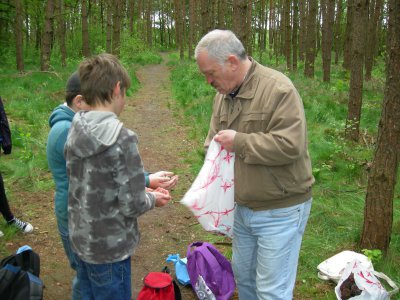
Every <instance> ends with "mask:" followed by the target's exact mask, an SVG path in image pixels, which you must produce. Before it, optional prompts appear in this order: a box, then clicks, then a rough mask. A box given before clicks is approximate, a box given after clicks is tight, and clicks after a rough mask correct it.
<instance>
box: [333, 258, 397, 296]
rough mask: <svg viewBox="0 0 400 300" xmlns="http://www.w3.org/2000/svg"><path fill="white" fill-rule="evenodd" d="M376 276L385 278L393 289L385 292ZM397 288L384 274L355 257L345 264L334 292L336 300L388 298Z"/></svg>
mask: <svg viewBox="0 0 400 300" xmlns="http://www.w3.org/2000/svg"><path fill="white" fill-rule="evenodd" d="M377 277H380V278H382V279H385V280H386V281H387V283H388V284H389V285H390V286H391V287H392V288H393V290H392V291H391V292H387V291H386V289H385V288H384V287H383V285H382V284H381V282H380V281H379V280H378V278H377ZM342 285H343V286H342ZM398 290H399V289H398V287H397V286H396V284H395V283H394V282H393V281H392V280H391V279H390V278H389V277H387V276H386V275H385V274H383V273H379V272H376V271H374V270H371V269H370V268H366V267H365V266H364V264H363V263H362V262H361V261H359V260H358V259H355V260H353V261H351V262H349V263H348V264H347V266H346V268H345V270H344V272H343V274H342V277H341V278H340V280H339V282H338V284H337V285H336V288H335V294H336V298H337V299H338V300H344V299H351V300H388V299H390V296H391V295H393V294H395V293H397V292H398Z"/></svg>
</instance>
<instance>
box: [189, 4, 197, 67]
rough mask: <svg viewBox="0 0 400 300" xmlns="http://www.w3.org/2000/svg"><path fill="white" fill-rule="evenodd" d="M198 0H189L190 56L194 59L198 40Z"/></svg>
mask: <svg viewBox="0 0 400 300" xmlns="http://www.w3.org/2000/svg"><path fill="white" fill-rule="evenodd" d="M195 2H196V1H195V0H189V34H188V57H189V60H191V59H192V57H193V55H194V49H193V47H194V43H195V41H196V36H195V28H196V24H197V20H196V3H195Z"/></svg>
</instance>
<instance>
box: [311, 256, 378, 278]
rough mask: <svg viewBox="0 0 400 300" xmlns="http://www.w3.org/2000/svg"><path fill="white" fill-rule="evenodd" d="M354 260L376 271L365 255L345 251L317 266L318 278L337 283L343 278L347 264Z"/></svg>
mask: <svg viewBox="0 0 400 300" xmlns="http://www.w3.org/2000/svg"><path fill="white" fill-rule="evenodd" d="M354 259H358V260H359V261H360V262H361V264H362V265H363V266H364V267H365V268H366V269H368V270H370V271H373V270H374V267H373V265H372V263H371V261H370V260H369V259H368V257H366V256H365V255H364V254H361V253H357V252H354V251H349V250H345V251H342V252H340V253H338V254H336V255H334V256H332V257H330V258H328V259H326V260H324V261H323V262H322V263H320V264H319V265H318V266H317V269H318V277H319V278H320V279H322V280H332V281H334V282H336V283H337V282H338V281H339V279H340V278H341V277H342V274H343V272H344V270H345V268H346V266H347V264H348V263H349V262H351V261H353V260H354Z"/></svg>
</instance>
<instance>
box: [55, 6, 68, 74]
mask: <svg viewBox="0 0 400 300" xmlns="http://www.w3.org/2000/svg"><path fill="white" fill-rule="evenodd" d="M55 1H56V2H55V10H56V16H57V39H58V43H59V45H60V53H61V65H62V66H63V67H65V66H66V65H67V50H66V46H65V20H64V12H63V6H64V1H63V0H55Z"/></svg>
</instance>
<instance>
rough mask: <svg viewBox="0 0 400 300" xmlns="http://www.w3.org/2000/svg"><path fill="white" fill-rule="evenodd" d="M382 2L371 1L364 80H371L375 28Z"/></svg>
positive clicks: (377, 25)
mask: <svg viewBox="0 0 400 300" xmlns="http://www.w3.org/2000/svg"><path fill="white" fill-rule="evenodd" d="M382 2H383V1H382V0H372V1H371V4H370V17H369V22H368V34H367V45H366V47H365V51H366V52H365V80H371V76H372V67H373V65H374V61H375V53H376V48H377V47H376V40H377V34H378V32H377V28H378V27H379V21H380V13H381V7H382V5H383V3H382Z"/></svg>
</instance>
